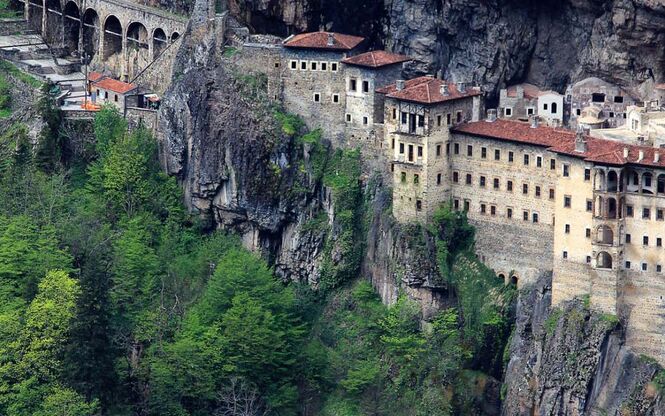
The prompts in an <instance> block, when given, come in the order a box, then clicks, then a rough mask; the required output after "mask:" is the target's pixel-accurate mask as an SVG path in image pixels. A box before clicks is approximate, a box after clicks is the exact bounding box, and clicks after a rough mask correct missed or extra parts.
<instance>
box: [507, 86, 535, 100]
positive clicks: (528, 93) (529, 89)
mask: <svg viewBox="0 0 665 416" xmlns="http://www.w3.org/2000/svg"><path fill="white" fill-rule="evenodd" d="M517 87H522V89H523V90H524V97H525V98H529V99H533V98H538V97H539V96H540V95H541V94H542V93H543V92H542V91H541V90H540V88H538V87H537V86H535V85H533V84H528V83H524V84H517V85H511V86H509V87H508V88H506V90H507V91H506V93H507V95H508V97H517Z"/></svg>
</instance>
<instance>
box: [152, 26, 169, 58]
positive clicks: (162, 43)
mask: <svg viewBox="0 0 665 416" xmlns="http://www.w3.org/2000/svg"><path fill="white" fill-rule="evenodd" d="M167 46H168V40H167V39H166V32H164V30H162V29H161V28H159V27H158V28H157V29H155V31H154V32H153V33H152V59H155V58H157V57H158V56H159V55H160V54H161V53H162V51H163V50H164V49H166V47H167Z"/></svg>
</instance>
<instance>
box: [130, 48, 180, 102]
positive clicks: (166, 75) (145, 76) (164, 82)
mask: <svg viewBox="0 0 665 416" xmlns="http://www.w3.org/2000/svg"><path fill="white" fill-rule="evenodd" d="M181 39H182V38H179V39H177V40H176V41H175V42H174V43H172V44H171V45H169V47H168V48H167V49H165V50H164V51H163V52H162V54H161V55H159V57H158V58H157V59H155V60H154V61H153V62H152V63H151V64H150V65H149V66H148V67H147V68H145V69H144V70H143V71H142V72H141V73H140V74H139V75H138V76H137V77H136V78H135V79H134V80H133V81H132V82H133V83H135V84H138V85H140V86H141V87H142V89H143V90H149V91H151V92H154V93H156V94H159V95H163V94H164V92H165V91H166V89H167V88H168V87H169V84H170V83H171V79H172V77H173V75H174V74H173V64H174V62H175V59H176V55H177V53H178V49H179V48H180V43H181V42H182V40H181Z"/></svg>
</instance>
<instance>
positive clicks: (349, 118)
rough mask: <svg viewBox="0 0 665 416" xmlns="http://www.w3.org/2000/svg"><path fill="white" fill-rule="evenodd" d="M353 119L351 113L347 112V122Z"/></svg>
mask: <svg viewBox="0 0 665 416" xmlns="http://www.w3.org/2000/svg"><path fill="white" fill-rule="evenodd" d="M351 120H352V118H351V114H347V115H346V122H347V123H350V122H351Z"/></svg>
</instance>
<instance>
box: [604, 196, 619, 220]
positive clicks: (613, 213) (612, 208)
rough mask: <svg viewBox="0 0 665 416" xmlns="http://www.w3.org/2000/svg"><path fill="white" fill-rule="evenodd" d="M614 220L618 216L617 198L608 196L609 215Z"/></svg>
mask: <svg viewBox="0 0 665 416" xmlns="http://www.w3.org/2000/svg"><path fill="white" fill-rule="evenodd" d="M606 218H608V219H611V220H614V219H616V218H617V200H616V199H614V198H607V217H606Z"/></svg>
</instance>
